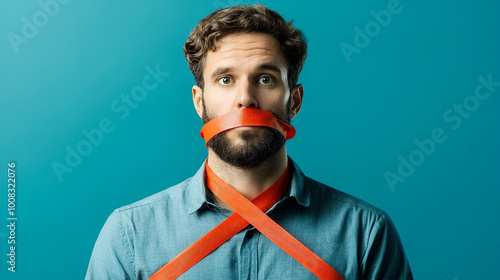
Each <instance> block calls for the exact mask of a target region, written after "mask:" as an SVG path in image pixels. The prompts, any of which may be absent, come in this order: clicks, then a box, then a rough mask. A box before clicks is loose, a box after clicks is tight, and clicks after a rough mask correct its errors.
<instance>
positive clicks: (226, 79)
mask: <svg viewBox="0 0 500 280" xmlns="http://www.w3.org/2000/svg"><path fill="white" fill-rule="evenodd" d="M229 83H231V78H229V77H222V78H220V79H219V84H221V85H229Z"/></svg>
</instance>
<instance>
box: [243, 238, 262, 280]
mask: <svg viewBox="0 0 500 280" xmlns="http://www.w3.org/2000/svg"><path fill="white" fill-rule="evenodd" d="M244 233H245V235H244V238H243V240H242V243H241V247H240V261H239V277H238V279H240V280H247V279H248V280H250V279H257V270H258V259H257V257H258V251H257V249H258V240H259V238H258V237H259V236H258V235H259V233H258V232H257V230H256V229H251V230H248V229H247V230H245V231H244Z"/></svg>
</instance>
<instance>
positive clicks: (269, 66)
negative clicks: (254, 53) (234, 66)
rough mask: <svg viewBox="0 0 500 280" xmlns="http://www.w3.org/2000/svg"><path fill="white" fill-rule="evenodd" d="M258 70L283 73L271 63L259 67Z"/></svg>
mask: <svg viewBox="0 0 500 280" xmlns="http://www.w3.org/2000/svg"><path fill="white" fill-rule="evenodd" d="M257 69H258V70H259V71H262V70H270V71H275V72H277V73H281V69H280V68H279V67H278V66H276V65H274V64H271V63H265V64H261V65H259V67H258V68H257Z"/></svg>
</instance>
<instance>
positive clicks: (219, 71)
mask: <svg viewBox="0 0 500 280" xmlns="http://www.w3.org/2000/svg"><path fill="white" fill-rule="evenodd" d="M231 71H234V67H219V68H217V69H215V70H214V71H213V72H212V74H210V78H211V79H215V78H216V77H217V76H219V75H222V74H226V73H228V72H231Z"/></svg>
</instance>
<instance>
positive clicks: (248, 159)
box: [208, 127, 285, 167]
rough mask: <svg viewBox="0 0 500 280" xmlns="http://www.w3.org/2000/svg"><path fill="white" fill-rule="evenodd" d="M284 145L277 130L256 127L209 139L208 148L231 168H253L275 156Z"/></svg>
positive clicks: (283, 140)
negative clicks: (231, 166)
mask: <svg viewBox="0 0 500 280" xmlns="http://www.w3.org/2000/svg"><path fill="white" fill-rule="evenodd" d="M233 134H236V135H233ZM235 138H237V139H235ZM284 144H285V139H284V138H283V136H282V135H281V134H280V133H279V132H278V131H277V130H275V129H271V128H266V127H258V128H256V129H250V130H243V131H235V130H234V129H233V130H232V131H227V132H223V133H220V134H218V135H216V136H214V137H213V138H212V139H210V141H209V142H208V147H209V148H211V149H212V151H213V152H214V153H215V154H217V156H218V157H219V158H221V159H222V160H223V161H225V162H226V163H229V164H231V165H233V166H236V167H255V166H258V165H261V164H262V163H264V162H265V161H267V160H268V159H269V158H270V157H272V156H273V155H274V154H276V152H278V151H279V150H280V149H281V147H282V146H283V145H284Z"/></svg>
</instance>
